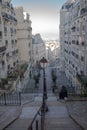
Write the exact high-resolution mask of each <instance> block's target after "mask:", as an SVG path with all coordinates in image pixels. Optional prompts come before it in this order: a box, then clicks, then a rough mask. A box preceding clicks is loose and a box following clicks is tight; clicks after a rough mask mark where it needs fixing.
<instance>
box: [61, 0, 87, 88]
mask: <svg viewBox="0 0 87 130" xmlns="http://www.w3.org/2000/svg"><path fill="white" fill-rule="evenodd" d="M86 35H87V0H68V1H67V2H66V3H65V4H64V5H63V6H62V8H61V10H60V48H61V64H62V68H61V69H62V70H63V71H64V72H65V73H66V76H67V77H68V79H69V80H70V82H71V84H72V85H73V86H74V87H75V88H76V90H78V89H79V83H78V80H77V74H80V75H87V36H86Z"/></svg>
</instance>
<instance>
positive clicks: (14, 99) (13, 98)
mask: <svg viewBox="0 0 87 130" xmlns="http://www.w3.org/2000/svg"><path fill="white" fill-rule="evenodd" d="M18 104H19V105H20V104H21V93H3V94H1V96H0V105H18Z"/></svg>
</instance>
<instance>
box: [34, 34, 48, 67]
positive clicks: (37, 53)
mask: <svg viewBox="0 0 87 130" xmlns="http://www.w3.org/2000/svg"><path fill="white" fill-rule="evenodd" d="M32 46H33V52H32V56H33V66H38V64H39V61H40V59H41V58H42V57H45V56H46V48H45V43H44V41H43V40H42V38H41V36H40V34H39V33H38V34H36V35H33V37H32Z"/></svg>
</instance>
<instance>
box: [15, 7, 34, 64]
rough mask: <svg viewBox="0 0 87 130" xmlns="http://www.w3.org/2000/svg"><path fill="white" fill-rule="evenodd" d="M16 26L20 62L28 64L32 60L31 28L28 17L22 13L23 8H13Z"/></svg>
mask: <svg viewBox="0 0 87 130" xmlns="http://www.w3.org/2000/svg"><path fill="white" fill-rule="evenodd" d="M15 12H16V17H17V20H18V24H17V37H18V49H19V59H20V62H22V63H24V62H27V63H29V66H31V60H32V28H31V20H30V15H29V14H28V13H27V12H25V11H24V9H23V7H16V8H15Z"/></svg>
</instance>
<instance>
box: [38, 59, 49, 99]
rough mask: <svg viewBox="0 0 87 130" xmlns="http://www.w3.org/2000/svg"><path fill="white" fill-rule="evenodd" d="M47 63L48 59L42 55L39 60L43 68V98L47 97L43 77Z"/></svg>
mask: <svg viewBox="0 0 87 130" xmlns="http://www.w3.org/2000/svg"><path fill="white" fill-rule="evenodd" d="M47 63H48V61H47V59H45V58H44V57H43V58H42V59H41V60H40V65H41V67H42V68H43V95H44V98H45V99H47V90H46V79H45V67H46V65H47Z"/></svg>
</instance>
